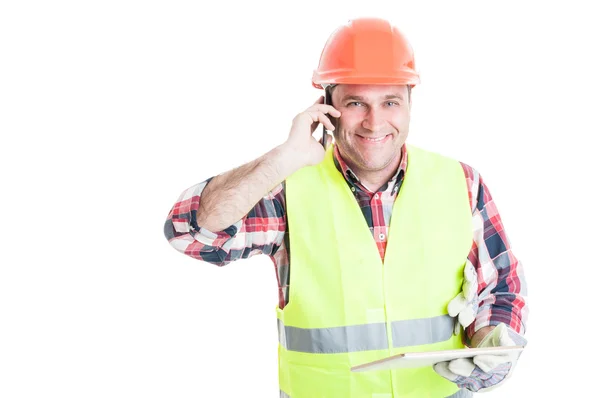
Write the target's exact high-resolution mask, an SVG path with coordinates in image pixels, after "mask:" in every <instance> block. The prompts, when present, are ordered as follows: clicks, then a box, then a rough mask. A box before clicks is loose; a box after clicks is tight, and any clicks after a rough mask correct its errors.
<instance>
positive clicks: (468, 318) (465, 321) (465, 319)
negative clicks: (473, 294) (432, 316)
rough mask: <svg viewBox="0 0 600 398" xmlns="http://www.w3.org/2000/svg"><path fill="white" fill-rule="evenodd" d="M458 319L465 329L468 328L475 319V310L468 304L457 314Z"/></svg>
mask: <svg viewBox="0 0 600 398" xmlns="http://www.w3.org/2000/svg"><path fill="white" fill-rule="evenodd" d="M458 321H459V322H460V324H461V325H463V327H464V328H465V329H466V328H468V327H469V326H470V325H471V324H472V323H473V321H475V312H474V311H473V308H472V307H471V306H470V305H468V306H467V307H466V308H465V309H464V310H462V311H461V312H460V313H459V314H458Z"/></svg>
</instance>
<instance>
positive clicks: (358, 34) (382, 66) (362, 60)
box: [312, 18, 420, 88]
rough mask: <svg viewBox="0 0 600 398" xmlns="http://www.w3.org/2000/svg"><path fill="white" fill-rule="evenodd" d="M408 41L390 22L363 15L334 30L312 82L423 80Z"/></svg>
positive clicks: (394, 82)
mask: <svg viewBox="0 0 600 398" xmlns="http://www.w3.org/2000/svg"><path fill="white" fill-rule="evenodd" d="M419 82H420V79H419V75H418V73H417V72H416V70H415V58H414V55H413V50H412V47H411V45H410V44H409V43H408V40H406V38H405V37H404V35H403V34H402V33H401V32H400V31H399V30H398V28H396V27H394V26H392V25H391V24H390V22H389V21H386V20H384V19H379V18H359V19H354V20H350V21H348V23H347V24H346V25H343V26H341V27H339V28H338V29H337V30H336V31H334V32H333V33H332V34H331V36H330V37H329V40H327V43H326V44H325V47H324V48H323V51H322V52H321V59H320V60H319V66H318V68H317V69H316V70H315V71H314V73H313V78H312V84H313V86H315V87H316V88H323V85H329V84H406V85H410V86H414V85H415V84H417V83H419Z"/></svg>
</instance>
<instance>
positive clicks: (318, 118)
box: [304, 110, 335, 131]
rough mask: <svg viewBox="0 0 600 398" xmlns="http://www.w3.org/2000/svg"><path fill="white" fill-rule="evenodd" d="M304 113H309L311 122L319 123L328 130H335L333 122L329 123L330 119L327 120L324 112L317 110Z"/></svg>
mask: <svg viewBox="0 0 600 398" xmlns="http://www.w3.org/2000/svg"><path fill="white" fill-rule="evenodd" d="M304 113H306V114H307V115H309V116H310V117H311V119H312V122H313V123H315V122H318V123H321V124H322V125H323V126H325V128H326V129H327V130H329V131H333V130H335V127H334V126H333V123H331V120H329V118H328V117H327V116H326V115H325V113H323V112H321V111H318V110H313V111H306V112H304Z"/></svg>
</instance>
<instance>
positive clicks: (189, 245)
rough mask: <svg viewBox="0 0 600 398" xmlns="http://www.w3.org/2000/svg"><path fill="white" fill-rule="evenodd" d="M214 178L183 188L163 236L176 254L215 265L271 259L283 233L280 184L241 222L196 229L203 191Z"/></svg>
mask: <svg viewBox="0 0 600 398" xmlns="http://www.w3.org/2000/svg"><path fill="white" fill-rule="evenodd" d="M212 178H213V177H211V178H209V179H208V180H206V181H203V182H201V183H199V184H196V185H194V186H192V187H190V188H188V189H186V190H185V191H184V192H183V193H182V194H181V195H180V197H179V199H178V200H177V202H176V203H175V205H174V206H173V208H172V209H171V211H170V212H169V215H168V217H167V220H166V222H165V226H164V234H165V237H166V238H167V239H168V240H169V243H170V244H171V245H172V246H173V247H174V248H175V249H176V250H177V251H179V252H181V253H183V254H185V255H187V256H190V257H192V258H195V259H197V260H202V261H205V262H208V263H211V264H215V265H218V266H223V265H227V264H229V263H230V262H232V261H235V260H239V259H242V258H249V257H252V256H253V255H255V254H267V255H269V256H273V255H274V254H275V252H276V251H277V249H279V247H280V246H281V244H282V242H283V238H284V234H285V228H286V220H285V203H284V192H283V183H281V184H279V186H277V187H275V188H274V189H273V190H272V191H270V192H269V193H268V194H267V195H266V196H264V197H263V198H262V199H261V200H260V201H259V202H258V203H257V204H256V205H255V206H254V207H253V208H252V209H251V210H250V212H249V213H248V214H246V215H245V216H244V217H243V218H242V219H241V220H239V221H237V222H236V223H234V224H233V225H231V226H229V227H228V228H225V229H224V230H223V231H209V230H208V229H206V228H202V227H199V226H198V224H197V223H196V215H197V212H198V208H199V206H200V201H201V196H202V191H203V190H204V188H205V187H206V185H207V184H208V183H209V182H210V181H211V180H212Z"/></svg>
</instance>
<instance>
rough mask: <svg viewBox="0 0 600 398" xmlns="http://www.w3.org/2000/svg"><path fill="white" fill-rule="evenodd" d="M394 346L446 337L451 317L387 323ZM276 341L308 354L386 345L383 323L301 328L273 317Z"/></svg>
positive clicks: (418, 343) (421, 342) (440, 339)
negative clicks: (389, 326)
mask: <svg viewBox="0 0 600 398" xmlns="http://www.w3.org/2000/svg"><path fill="white" fill-rule="evenodd" d="M391 326H392V341H393V346H394V348H398V347H406V346H415V345H421V344H434V343H438V342H440V341H445V340H448V339H449V338H450V337H451V336H452V331H453V330H454V320H453V319H452V318H451V317H450V316H448V315H441V316H436V317H433V318H423V319H411V320H403V321H396V322H391ZM277 327H278V329H279V343H280V344H281V345H282V346H283V347H285V348H286V349H287V350H290V351H298V352H308V353H312V354H337V353H343V352H357V351H368V350H383V349H386V348H388V338H387V332H386V324H385V323H383V322H381V323H369V324H365V325H353V326H340V327H333V328H318V329H303V328H297V327H293V326H284V325H283V323H282V322H281V320H279V319H278V320H277Z"/></svg>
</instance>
